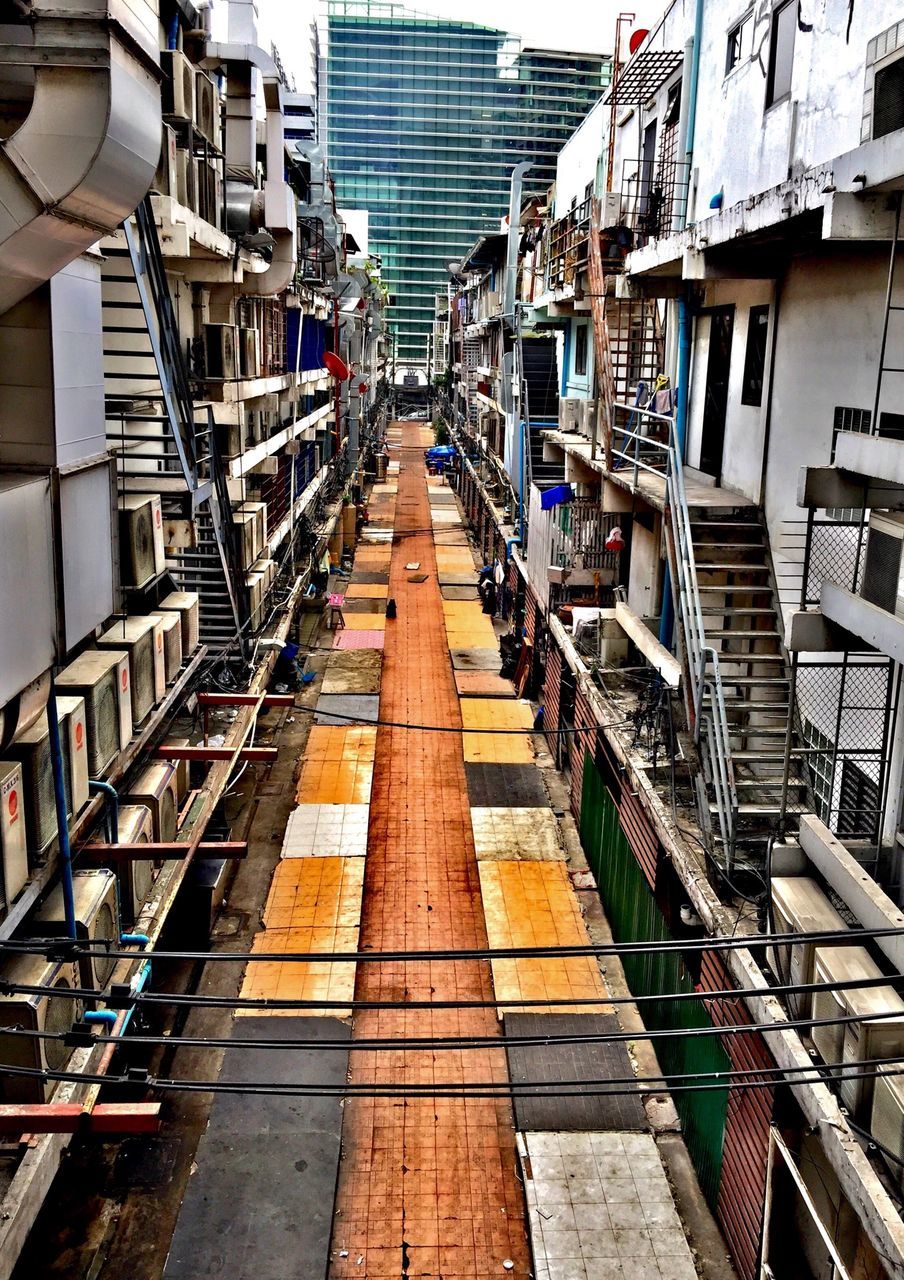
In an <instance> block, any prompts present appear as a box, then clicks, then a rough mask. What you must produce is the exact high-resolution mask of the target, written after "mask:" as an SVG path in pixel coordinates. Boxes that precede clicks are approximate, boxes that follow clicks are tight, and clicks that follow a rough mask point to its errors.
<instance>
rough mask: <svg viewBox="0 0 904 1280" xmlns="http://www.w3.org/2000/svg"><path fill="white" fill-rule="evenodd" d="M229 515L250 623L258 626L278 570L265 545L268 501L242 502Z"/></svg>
mask: <svg viewBox="0 0 904 1280" xmlns="http://www.w3.org/2000/svg"><path fill="white" fill-rule="evenodd" d="M232 518H233V520H234V521H235V523H236V524H237V525H238V534H239V537H238V541H239V552H240V554H241V558H242V567H243V568H244V570H245V590H246V592H247V594H248V613H249V615H250V617H251V627H252V630H257V628H258V627H259V626H260V624H261V622H262V621H263V615H264V605H265V603H266V600H267V596H268V595H269V593H270V588H271V587H272V586H273V583H274V582H275V581H276V575H277V573H278V567H277V564H276V561H275V560H272V559H271V558H270V554H269V551H270V549H269V546H268V545H267V536H268V530H267V504H266V503H265V502H243V503H242V504H241V506H240V507H238V508H237V510H236V511H235V512H234V513H233V517H232Z"/></svg>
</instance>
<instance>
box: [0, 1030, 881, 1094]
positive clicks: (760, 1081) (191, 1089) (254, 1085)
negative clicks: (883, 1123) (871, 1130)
mask: <svg viewBox="0 0 904 1280" xmlns="http://www.w3.org/2000/svg"><path fill="white" fill-rule="evenodd" d="M504 1047H505V1041H504V1040H500V1041H499V1048H500V1049H503V1048H504ZM899 1063H904V1058H902V1057H889V1058H865V1059H863V1061H862V1062H859V1063H850V1062H832V1063H828V1064H815V1063H814V1064H812V1065H807V1066H800V1067H752V1068H743V1069H739V1070H737V1071H735V1070H731V1069H730V1070H726V1071H710V1072H700V1073H694V1074H689V1073H683V1072H677V1073H674V1074H672V1075H659V1076H610V1077H587V1078H583V1079H578V1080H561V1079H558V1078H557V1079H555V1080H536V1081H529V1082H523V1083H522V1082H519V1081H495V1080H493V1081H476V1082H473V1083H468V1082H465V1081H448V1082H446V1081H411V1082H400V1083H392V1084H389V1083H381V1082H373V1083H366V1084H356V1083H355V1082H354V1081H351V1082H349V1081H347V1082H345V1083H343V1084H334V1083H332V1082H329V1083H323V1084H321V1083H304V1082H295V1083H293V1084H282V1083H278V1082H276V1081H242V1082H236V1083H233V1082H231V1081H226V1082H224V1081H222V1080H219V1079H218V1080H177V1079H172V1078H169V1077H157V1076H154V1075H152V1074H150V1073H146V1072H144V1071H135V1070H130V1071H127V1072H125V1073H120V1074H119V1075H115V1076H114V1075H98V1074H92V1073H89V1072H80V1071H57V1070H49V1069H48V1070H45V1069H43V1068H41V1067H22V1066H18V1065H13V1064H11V1063H0V1073H2V1074H4V1075H6V1076H22V1077H25V1078H27V1079H37V1080H40V1081H43V1082H45V1083H47V1082H50V1081H62V1082H65V1083H69V1084H100V1085H109V1086H115V1085H124V1086H127V1087H129V1088H132V1089H134V1088H135V1087H136V1085H143V1086H145V1087H146V1088H148V1089H158V1090H162V1091H165V1092H175V1093H179V1092H184V1093H214V1094H217V1093H227V1094H241V1095H243V1096H249V1095H251V1096H254V1095H263V1096H271V1097H289V1098H296V1097H315V1098H327V1097H335V1098H433V1097H441V1098H462V1099H471V1098H497V1099H502V1100H508V1099H510V1098H542V1097H545V1096H547V1095H548V1093H549V1092H551V1091H553V1090H554V1091H555V1094H556V1097H579V1098H586V1097H632V1096H633V1097H641V1098H642V1097H644V1096H647V1095H650V1094H656V1093H664V1092H667V1093H712V1092H719V1093H722V1092H724V1093H728V1092H738V1091H741V1090H746V1089H775V1088H777V1087H779V1086H781V1085H788V1086H791V1085H794V1084H805V1085H806V1084H822V1085H825V1084H827V1083H828V1081H827V1080H826V1079H825V1076H824V1075H821V1074H819V1073H820V1072H823V1073H826V1072H828V1073H837V1074H833V1075H831V1076H830V1080H832V1081H835V1082H838V1081H839V1080H842V1079H844V1080H875V1079H877V1078H878V1077H880V1076H882V1077H885V1078H888V1077H897V1076H901V1075H904V1066H902V1067H901V1068H900V1069H895V1068H896V1066H897V1064H899ZM865 1067H869V1068H872V1067H876V1068H877V1069H876V1070H863V1069H862V1068H865ZM806 1072H812V1073H813V1076H812V1078H811V1077H807V1078H804V1073H806ZM789 1076H794V1077H799V1078H795V1079H793V1080H789V1079H788V1077H789ZM676 1081H677V1083H675V1082H676ZM687 1081H695V1082H697V1083H693V1084H691V1083H686V1082H687ZM700 1081H705V1082H706V1083H702V1084H701V1083H699V1082H700ZM644 1085H655V1086H658V1087H656V1088H644V1087H642V1086H644ZM604 1086H606V1087H604ZM612 1086H614V1087H612Z"/></svg>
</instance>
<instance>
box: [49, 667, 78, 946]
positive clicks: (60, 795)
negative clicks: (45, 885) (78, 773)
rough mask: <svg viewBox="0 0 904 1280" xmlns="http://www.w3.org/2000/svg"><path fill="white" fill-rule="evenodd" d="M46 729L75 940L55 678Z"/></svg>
mask: <svg viewBox="0 0 904 1280" xmlns="http://www.w3.org/2000/svg"><path fill="white" fill-rule="evenodd" d="M47 727H48V729H49V731H50V762H51V767H52V770H53V799H54V803H55V805H56V816H57V830H58V834H59V839H60V865H61V868H62V872H63V907H64V909H65V912H66V933H67V934H68V935H69V937H70V938H74V937H75V936H76V925H75V896H74V893H73V887H72V848H71V846H70V844H69V805H68V802H67V799H66V778H65V775H64V772H63V747H62V743H61V742H60V721H59V717H58V715H57V704H56V687H55V685H54V683H53V680H52V679H51V681H50V697H49V698H48V699H47Z"/></svg>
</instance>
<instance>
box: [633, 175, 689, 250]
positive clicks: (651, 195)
mask: <svg viewBox="0 0 904 1280" xmlns="http://www.w3.org/2000/svg"><path fill="white" fill-rule="evenodd" d="M689 182H690V168H689V166H688V165H687V164H686V163H685V162H684V161H682V162H680V163H679V162H677V161H675V160H662V159H658V160H625V161H624V163H623V166H622V217H623V221H624V224H625V226H627V227H629V228H630V229H631V231H632V232H633V233H634V239H635V244H645V243H646V242H647V241H648V240H658V239H660V237H662V236H668V235H673V234H674V233H675V232H677V231H680V230H681V228H682V223H683V217H682V214H683V209H684V207H685V205H686V203H687V193H688V187H689Z"/></svg>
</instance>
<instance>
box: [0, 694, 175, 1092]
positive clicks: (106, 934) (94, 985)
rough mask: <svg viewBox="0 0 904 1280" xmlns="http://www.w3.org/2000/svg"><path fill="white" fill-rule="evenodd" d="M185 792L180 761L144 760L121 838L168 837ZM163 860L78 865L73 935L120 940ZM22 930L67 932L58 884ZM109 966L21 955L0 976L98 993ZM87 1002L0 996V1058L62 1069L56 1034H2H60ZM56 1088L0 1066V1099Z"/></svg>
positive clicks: (63, 1052) (95, 958)
mask: <svg viewBox="0 0 904 1280" xmlns="http://www.w3.org/2000/svg"><path fill="white" fill-rule="evenodd" d="M73 701H74V699H73ZM187 791H188V771H187V768H186V767H185V766H184V764H182V765H178V766H177V765H174V764H170V763H166V762H161V763H159V764H152V765H148V766H146V767H145V768H144V769H143V770H142V772H141V773H140V774H139V776H138V777H137V778H136V779H135V781H134V783H132V784H131V785H130V786H129V788H128V790H127V791H126V792H124V793H123V794H122V795H121V796H120V800H121V804H120V806H119V830H118V836H119V840H120V841H122V842H123V843H129V844H138V845H142V844H150V843H152V842H154V843H156V842H161V841H171V840H173V839H174V838H175V836H176V831H177V823H178V816H179V809H180V805H181V804H182V802H183V800H184V799H185V796H186V794H187ZM162 865H163V863H162V862H157V861H155V860H153V859H150V858H148V859H134V860H129V861H124V862H121V863H118V865H117V871H116V872H115V873H114V872H113V871H111V870H109V869H106V868H98V869H96V870H85V871H76V872H75V874H74V876H73V899H74V906H75V920H76V934H77V937H78V939H79V940H80V941H82V942H85V943H88V944H97V945H98V946H100V945H103V944H105V943H109V942H113V943H114V944H115V943H116V942H118V940H119V937H120V935H121V933H122V931H123V928H125V927H127V926H130V925H132V924H134V922H135V920H137V919H138V916H139V915H140V913H141V909H142V907H143V906H144V905H145V903H146V902H147V901H148V899H149V897H150V895H151V891H152V889H153V886H154V882H155V880H156V878H157V876H158V874H159V872H160V868H161V867H162ZM27 932H28V935H29V936H30V937H59V936H64V935H65V934H66V911H65V906H64V902H63V890H62V886H60V885H58V886H57V887H56V888H55V889H54V890H53V891H52V892H51V893H50V894H49V895H48V896H47V898H46V899H45V901H44V903H43V904H42V906H41V907H40V908H39V909H38V911H37V912H36V914H35V915H34V916H33V917H32V918H31V920H30V921H29V923H28V926H27ZM115 964H116V961H115V959H113V958H111V957H109V956H105V955H91V956H82V957H81V958H80V959H78V960H75V961H72V960H68V961H60V960H59V959H49V958H48V957H46V956H41V955H19V956H16V957H14V958H13V959H11V960H9V961H8V962H6V963H5V964H4V965H3V966H2V968H0V977H2V979H3V980H4V981H5V982H9V983H11V984H14V985H23V986H33V987H45V988H48V990H49V991H73V990H75V989H77V988H81V989H85V990H97V991H102V990H103V989H104V988H105V987H106V986H107V984H108V982H109V981H110V978H111V976H112V974H113V969H114V966H115ZM91 1007H94V1008H101V1007H103V999H102V998H98V999H96V1000H88V999H87V998H80V999H75V998H73V997H71V996H63V995H61V996H56V997H55V996H53V995H51V994H48V995H45V994H42V993H31V994H28V993H21V994H17V993H15V992H12V993H9V994H5V995H0V1062H2V1063H4V1064H5V1065H9V1066H14V1067H15V1066H18V1067H25V1068H30V1069H35V1070H39V1071H59V1070H62V1069H63V1068H64V1067H65V1065H66V1062H67V1061H68V1059H69V1055H70V1054H71V1052H72V1050H71V1048H70V1047H68V1046H67V1045H65V1044H64V1043H63V1041H62V1040H40V1039H32V1038H31V1037H26V1036H22V1035H12V1034H9V1033H8V1032H6V1033H4V1028H10V1027H16V1028H24V1029H25V1030H27V1031H35V1032H41V1033H47V1032H66V1031H68V1030H69V1029H70V1027H71V1026H72V1024H73V1022H77V1021H79V1019H80V1018H81V1016H82V1014H83V1012H84V1010H85V1009H86V1008H91ZM54 1087H55V1082H54V1081H44V1080H41V1079H39V1078H37V1077H34V1076H15V1075H12V1074H10V1073H9V1072H0V1099H2V1101H3V1102H5V1103H40V1102H45V1101H46V1100H47V1099H48V1098H49V1096H50V1094H51V1092H52V1091H53V1089H54Z"/></svg>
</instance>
